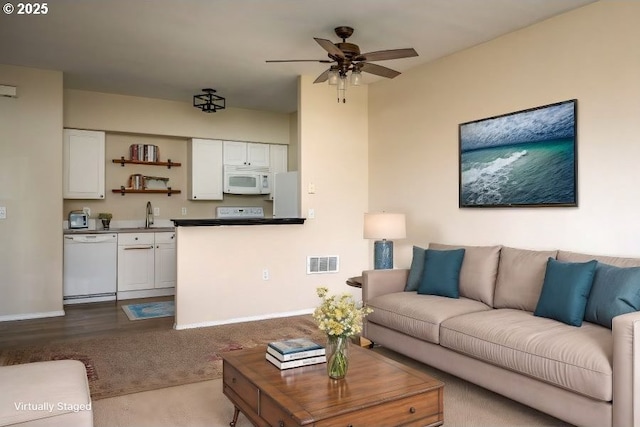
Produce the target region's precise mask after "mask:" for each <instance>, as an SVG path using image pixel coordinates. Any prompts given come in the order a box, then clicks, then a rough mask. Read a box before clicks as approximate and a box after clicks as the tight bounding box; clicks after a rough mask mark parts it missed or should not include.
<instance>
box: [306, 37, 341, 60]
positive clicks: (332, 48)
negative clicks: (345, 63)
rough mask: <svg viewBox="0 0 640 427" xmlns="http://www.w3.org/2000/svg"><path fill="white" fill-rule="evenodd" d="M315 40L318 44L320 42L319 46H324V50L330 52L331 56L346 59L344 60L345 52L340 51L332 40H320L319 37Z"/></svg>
mask: <svg viewBox="0 0 640 427" xmlns="http://www.w3.org/2000/svg"><path fill="white" fill-rule="evenodd" d="M313 39H314V40H315V41H317V42H318V44H319V45H320V46H322V48H323V49H324V50H326V51H327V52H329V55H333V56H335V57H337V58H342V59H344V58H345V56H344V52H343V51H341V50H340V49H338V47H337V46H336V45H335V44H333V42H332V41H331V40H327V39H319V38H317V37H314V38H313Z"/></svg>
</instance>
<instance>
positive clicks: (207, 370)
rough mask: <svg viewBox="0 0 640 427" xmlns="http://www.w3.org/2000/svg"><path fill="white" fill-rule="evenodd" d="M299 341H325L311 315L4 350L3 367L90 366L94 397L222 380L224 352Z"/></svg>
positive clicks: (2, 352)
mask: <svg viewBox="0 0 640 427" xmlns="http://www.w3.org/2000/svg"><path fill="white" fill-rule="evenodd" d="M296 337H309V338H311V339H316V340H322V339H323V338H324V335H323V333H322V332H321V331H320V330H319V329H318V327H317V326H316V324H315V323H314V321H313V319H312V317H311V316H310V315H306V316H294V317H285V318H279V319H268V320H260V321H255V322H244V323H235V324H230V325H221V326H212V327H208V328H197V329H187V330H180V331H177V330H174V329H168V330H165V331H151V332H129V333H119V334H113V335H107V336H101V337H96V338H88V339H87V338H85V339H77V340H71V341H65V342H64V343H51V344H47V345H44V346H43V345H40V346H24V347H17V348H12V349H6V350H0V366H2V365H17V364H21V363H29V362H40V361H45V360H61V359H75V360H80V361H81V362H82V363H84V364H85V366H86V368H87V376H88V379H89V388H90V390H91V397H92V398H93V399H103V398H106V397H113V396H120V395H124V394H130V393H137V392H140V391H147V390H154V389H158V388H163V387H169V386H176V385H182V384H189V383H194V382H199V381H204V380H211V379H216V378H220V377H221V376H222V358H221V355H222V354H224V353H225V352H229V351H234V350H240V349H243V348H251V347H256V346H258V345H266V344H267V343H269V342H270V341H275V340H280V339H289V338H296Z"/></svg>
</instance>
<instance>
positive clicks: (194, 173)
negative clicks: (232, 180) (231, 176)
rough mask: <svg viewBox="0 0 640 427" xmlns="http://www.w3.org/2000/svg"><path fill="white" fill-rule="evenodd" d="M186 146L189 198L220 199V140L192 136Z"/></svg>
mask: <svg viewBox="0 0 640 427" xmlns="http://www.w3.org/2000/svg"><path fill="white" fill-rule="evenodd" d="M187 148H188V149H187V151H188V157H189V161H188V165H187V169H188V172H187V173H188V197H189V200H222V141H218V140H215V139H196V138H194V139H192V140H191V141H189V144H188V147H187Z"/></svg>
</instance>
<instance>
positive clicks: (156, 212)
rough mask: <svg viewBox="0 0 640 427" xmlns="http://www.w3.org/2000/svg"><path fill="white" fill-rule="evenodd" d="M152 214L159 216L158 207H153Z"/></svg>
mask: <svg viewBox="0 0 640 427" xmlns="http://www.w3.org/2000/svg"><path fill="white" fill-rule="evenodd" d="M153 216H160V208H153Z"/></svg>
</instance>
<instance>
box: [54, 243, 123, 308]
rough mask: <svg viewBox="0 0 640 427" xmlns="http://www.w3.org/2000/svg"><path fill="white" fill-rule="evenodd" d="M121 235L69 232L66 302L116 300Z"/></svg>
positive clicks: (65, 249)
mask: <svg viewBox="0 0 640 427" xmlns="http://www.w3.org/2000/svg"><path fill="white" fill-rule="evenodd" d="M117 256H118V235H117V234H115V233H108V234H65V235H64V262H63V264H64V267H63V278H64V279H63V289H64V292H63V296H64V304H79V303H85V302H99V301H111V300H115V299H116V288H117V281H116V280H117V272H118V261H117Z"/></svg>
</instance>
